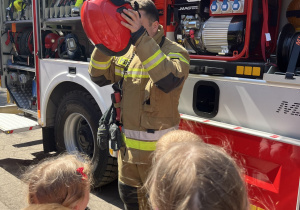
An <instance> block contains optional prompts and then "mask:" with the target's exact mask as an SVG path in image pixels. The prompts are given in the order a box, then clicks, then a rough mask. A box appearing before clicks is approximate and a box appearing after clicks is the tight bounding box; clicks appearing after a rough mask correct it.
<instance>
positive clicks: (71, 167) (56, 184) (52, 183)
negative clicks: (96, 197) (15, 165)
mask: <svg viewBox="0 0 300 210" xmlns="http://www.w3.org/2000/svg"><path fill="white" fill-rule="evenodd" d="M79 158H80V160H79ZM90 173H91V169H90V160H89V159H88V158H86V157H85V156H83V155H70V154H63V155H59V156H57V157H52V158H48V159H45V160H43V161H41V162H40V163H39V164H37V165H35V166H32V167H30V168H29V169H28V170H27V171H26V172H25V174H24V175H23V180H24V182H25V183H26V184H28V203H29V204H30V205H31V206H29V207H27V209H35V204H39V205H41V204H47V205H49V204H60V205H62V207H61V208H59V207H57V209H64V208H63V207H65V208H68V209H75V210H84V209H85V208H86V207H87V204H88V201H89V194H90V185H91V178H90V177H91V174H90ZM54 209H55V208H54Z"/></svg>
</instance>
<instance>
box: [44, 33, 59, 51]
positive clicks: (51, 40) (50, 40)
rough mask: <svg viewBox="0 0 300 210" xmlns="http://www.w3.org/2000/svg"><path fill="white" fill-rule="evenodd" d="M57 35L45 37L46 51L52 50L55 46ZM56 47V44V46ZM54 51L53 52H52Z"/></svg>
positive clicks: (52, 34) (51, 34)
mask: <svg viewBox="0 0 300 210" xmlns="http://www.w3.org/2000/svg"><path fill="white" fill-rule="evenodd" d="M58 38H59V35H57V34H55V33H49V34H47V35H46V36H45V48H46V49H52V47H53V45H55V44H56V41H57V40H58ZM56 47H57V44H56ZM53 51H54V50H53Z"/></svg>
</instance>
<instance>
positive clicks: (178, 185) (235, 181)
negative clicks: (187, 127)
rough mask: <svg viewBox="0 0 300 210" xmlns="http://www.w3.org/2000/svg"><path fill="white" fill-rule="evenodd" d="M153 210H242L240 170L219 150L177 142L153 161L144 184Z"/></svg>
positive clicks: (244, 203)
mask: <svg viewBox="0 0 300 210" xmlns="http://www.w3.org/2000/svg"><path fill="white" fill-rule="evenodd" d="M145 188H146V189H147V190H148V194H149V202H150V205H151V206H152V207H153V209H157V210H182V209H185V210H198V209H200V210H246V209H247V208H248V198H247V191H246V187H245V184H244V181H243V178H242V176H241V170H240V169H239V167H238V166H237V165H236V163H235V161H234V160H233V159H232V158H231V157H230V156H229V155H228V154H227V153H226V152H225V150H223V149H221V148H220V147H217V146H214V145H209V144H205V143H202V142H189V141H188V140H187V141H186V142H177V143H174V144H173V145H171V146H170V148H168V151H166V152H165V153H164V154H163V155H162V156H160V158H159V159H157V160H156V162H155V164H154V166H153V168H152V170H151V171H150V173H149V176H148V179H147V181H146V184H145Z"/></svg>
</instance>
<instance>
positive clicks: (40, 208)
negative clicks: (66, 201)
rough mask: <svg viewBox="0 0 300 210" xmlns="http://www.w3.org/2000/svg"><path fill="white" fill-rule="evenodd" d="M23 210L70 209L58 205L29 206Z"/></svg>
mask: <svg viewBox="0 0 300 210" xmlns="http://www.w3.org/2000/svg"><path fill="white" fill-rule="evenodd" d="M23 210H70V208H67V207H64V206H63V205H61V204H58V203H49V204H31V205H29V206H28V207H26V208H25V209H23Z"/></svg>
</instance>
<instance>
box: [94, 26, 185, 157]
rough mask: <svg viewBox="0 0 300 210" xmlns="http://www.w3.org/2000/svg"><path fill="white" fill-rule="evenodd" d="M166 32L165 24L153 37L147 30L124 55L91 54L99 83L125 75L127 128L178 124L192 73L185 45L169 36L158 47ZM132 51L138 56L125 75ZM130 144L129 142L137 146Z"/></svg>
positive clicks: (123, 103)
mask: <svg viewBox="0 0 300 210" xmlns="http://www.w3.org/2000/svg"><path fill="white" fill-rule="evenodd" d="M163 35H164V31H163V29H162V26H160V27H159V30H158V32H157V34H156V35H155V36H154V37H153V38H151V37H149V36H148V35H147V33H146V32H145V33H144V34H143V35H142V36H141V37H140V38H139V39H138V40H137V41H136V43H135V46H131V48H130V49H129V51H128V52H127V53H126V54H125V55H124V56H121V57H109V56H106V55H104V54H103V53H101V52H100V51H99V50H98V49H96V48H95V49H94V51H93V53H92V56H91V61H90V66H89V73H90V76H91V79H92V81H94V82H95V83H96V84H98V85H100V86H103V85H106V84H109V83H115V82H117V81H119V80H120V79H121V78H122V77H123V76H124V81H123V97H122V101H121V121H122V123H123V128H124V129H125V130H131V131H144V132H146V131H147V130H153V131H161V130H166V129H169V128H172V127H174V126H177V125H178V124H179V121H180V116H179V112H178V104H179V97H180V93H181V90H182V87H183V83H184V80H185V79H186V78H187V76H188V73H189V61H190V57H189V54H188V53H187V51H186V50H185V48H183V47H182V46H180V45H179V44H177V43H175V42H172V41H170V40H169V39H167V38H165V42H164V44H163V45H162V47H159V45H158V43H160V42H161V40H162V37H163ZM133 52H135V54H136V55H135V56H134V58H133V60H132V62H131V63H130V65H129V66H128V70H127V72H126V73H125V74H124V67H125V66H126V64H127V63H128V62H129V60H130V58H131V57H132V54H133ZM126 137H127V138H126V139H130V138H129V137H128V136H126ZM140 138H142V136H141V137H140ZM134 140H143V139H134ZM153 140H154V141H155V140H158V139H153ZM131 143H132V144H131ZM131 143H129V141H127V143H126V144H128V145H129V144H131V145H135V143H134V141H131ZM145 145H146V143H145ZM133 147H135V146H133ZM151 147H152V146H151ZM128 148H129V147H128ZM152 148H154V147H152ZM133 150H139V149H133ZM134 153H135V152H134ZM129 156H131V154H129ZM132 156H135V155H133V154H132ZM129 159H132V158H129Z"/></svg>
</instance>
